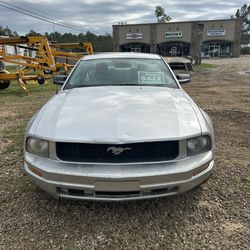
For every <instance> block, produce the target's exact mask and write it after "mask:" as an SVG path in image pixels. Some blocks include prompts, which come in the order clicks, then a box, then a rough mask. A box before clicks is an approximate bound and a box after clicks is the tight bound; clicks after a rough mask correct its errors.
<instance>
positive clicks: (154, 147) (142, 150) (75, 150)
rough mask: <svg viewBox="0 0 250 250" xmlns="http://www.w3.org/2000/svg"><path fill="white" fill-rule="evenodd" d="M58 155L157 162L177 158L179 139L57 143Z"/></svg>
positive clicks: (89, 159)
mask: <svg viewBox="0 0 250 250" xmlns="http://www.w3.org/2000/svg"><path fill="white" fill-rule="evenodd" d="M56 152H57V157H58V158H59V159H61V160H63V161H72V162H96V163H99V162H103V163H129V162H155V161H166V160H172V159H175V158H176V157H177V156H178V154H179V143H178V141H162V142H141V143H129V144H119V145H117V144H91V143H70V142H57V143H56Z"/></svg>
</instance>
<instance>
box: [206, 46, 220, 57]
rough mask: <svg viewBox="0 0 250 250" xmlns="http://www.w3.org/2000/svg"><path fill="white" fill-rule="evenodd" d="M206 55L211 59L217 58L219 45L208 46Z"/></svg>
mask: <svg viewBox="0 0 250 250" xmlns="http://www.w3.org/2000/svg"><path fill="white" fill-rule="evenodd" d="M208 54H209V55H210V56H211V57H218V56H219V55H220V46H219V45H213V46H209V51H208Z"/></svg>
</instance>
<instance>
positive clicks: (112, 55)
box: [82, 52, 161, 60]
mask: <svg viewBox="0 0 250 250" xmlns="http://www.w3.org/2000/svg"><path fill="white" fill-rule="evenodd" d="M109 58H142V59H158V60H159V59H161V57H160V56H159V55H156V54H149V53H134V52H107V53H99V54H94V55H87V56H85V57H83V58H82V60H92V59H109Z"/></svg>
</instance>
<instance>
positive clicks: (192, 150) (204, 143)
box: [187, 135, 212, 155]
mask: <svg viewBox="0 0 250 250" xmlns="http://www.w3.org/2000/svg"><path fill="white" fill-rule="evenodd" d="M211 148H212V143H211V138H210V136H208V135H205V136H199V137H195V138H191V139H188V140H187V155H196V154H200V153H203V152H207V151H209V150H211Z"/></svg>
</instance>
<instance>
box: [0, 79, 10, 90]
mask: <svg viewBox="0 0 250 250" xmlns="http://www.w3.org/2000/svg"><path fill="white" fill-rule="evenodd" d="M9 86H10V81H8V80H7V81H6V80H5V81H4V80H2V81H0V89H1V90H3V89H7V88H8V87H9Z"/></svg>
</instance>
